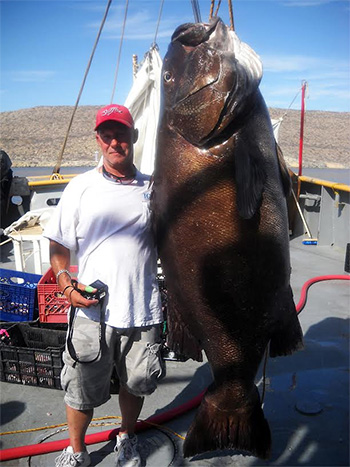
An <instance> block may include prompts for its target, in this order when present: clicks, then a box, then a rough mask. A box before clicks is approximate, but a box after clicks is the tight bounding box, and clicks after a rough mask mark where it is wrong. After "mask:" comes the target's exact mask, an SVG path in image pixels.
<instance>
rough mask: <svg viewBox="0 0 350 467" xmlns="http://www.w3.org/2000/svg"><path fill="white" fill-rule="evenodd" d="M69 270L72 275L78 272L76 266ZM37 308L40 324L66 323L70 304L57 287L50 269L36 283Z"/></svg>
mask: <svg viewBox="0 0 350 467" xmlns="http://www.w3.org/2000/svg"><path fill="white" fill-rule="evenodd" d="M69 269H70V271H71V273H73V274H76V273H77V272H78V269H77V267H76V266H71V267H70V268H69ZM38 307H39V321H40V322H41V323H67V312H68V309H69V307H70V303H69V301H68V300H67V299H66V297H65V296H64V295H63V293H62V292H61V290H60V288H59V287H58V285H57V283H56V277H55V275H54V273H53V271H52V268H50V269H48V270H47V271H46V273H45V274H44V275H43V277H42V278H41V279H40V281H39V283H38Z"/></svg>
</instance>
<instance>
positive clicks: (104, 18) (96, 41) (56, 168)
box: [52, 0, 112, 174]
mask: <svg viewBox="0 0 350 467" xmlns="http://www.w3.org/2000/svg"><path fill="white" fill-rule="evenodd" d="M111 3H112V0H108V3H107V7H106V11H105V13H104V16H103V19H102V22H101V26H100V29H99V31H98V33H97V37H96V40H95V44H94V47H93V49H92V52H91V56H90V59H89V62H88V65H87V67H86V70H85V75H84V78H83V82H82V84H81V87H80V91H79V94H78V97H77V100H76V103H75V106H74V109H73V113H72V116H71V119H70V122H69V125H68V130H67V133H66V137H65V139H64V142H63V146H62V149H61V152H60V154H59V156H58V158H57V161H56V165H55V167H54V169H53V171H52V173H53V174H54V173H59V171H60V168H61V162H62V158H63V153H64V150H65V148H66V144H67V140H68V135H69V132H70V129H71V127H72V123H73V118H74V115H75V112H76V110H77V108H78V104H79V101H80V97H81V94H82V92H83V89H84V85H85V81H86V78H87V75H88V73H89V70H90V66H91V63H92V59H93V56H94V54H95V50H96V47H97V44H98V41H99V39H100V36H101V32H102V29H103V26H104V24H105V22H106V19H107V15H108V11H109V8H110V6H111Z"/></svg>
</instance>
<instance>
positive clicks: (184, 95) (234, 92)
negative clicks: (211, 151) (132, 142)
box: [163, 18, 262, 148]
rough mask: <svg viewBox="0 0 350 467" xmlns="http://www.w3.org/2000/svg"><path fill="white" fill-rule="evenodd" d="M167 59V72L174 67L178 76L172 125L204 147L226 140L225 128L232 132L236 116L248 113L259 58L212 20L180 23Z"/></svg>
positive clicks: (172, 96) (172, 101)
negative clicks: (248, 103)
mask: <svg viewBox="0 0 350 467" xmlns="http://www.w3.org/2000/svg"><path fill="white" fill-rule="evenodd" d="M164 62H165V70H166V71H165V73H166V72H167V70H170V71H169V76H173V77H174V79H173V83H170V84H169V88H168V89H169V93H168V97H167V99H168V109H169V113H170V115H171V118H170V121H169V123H170V124H171V126H172V127H174V128H175V129H176V130H177V131H178V132H179V133H180V134H181V135H182V136H183V137H184V138H185V139H186V140H187V141H189V142H190V143H191V144H194V145H197V146H199V147H202V148H203V147H210V146H212V143H213V142H215V144H217V143H218V142H220V141H225V140H226V139H227V138H226V135H227V128H228V127H230V130H232V121H233V120H234V119H236V117H237V115H239V114H241V113H242V112H243V113H245V114H246V113H247V102H249V101H252V99H251V96H252V95H253V94H255V92H256V90H257V88H258V85H259V82H260V79H261V76H262V67H261V62H260V59H259V57H258V56H257V55H256V54H255V52H254V51H253V50H252V49H251V48H250V47H249V46H248V45H247V44H244V43H242V42H241V41H240V40H239V39H238V37H237V36H236V34H235V33H234V32H233V31H230V30H229V29H228V27H227V26H226V25H225V24H224V23H223V21H222V20H221V19H220V18H214V19H213V20H212V21H210V22H209V23H186V24H184V25H181V26H179V27H178V28H177V29H176V30H175V32H174V34H173V36H172V42H171V44H170V47H169V51H168V54H167V57H166V58H165V61H164ZM167 66H168V68H166V67H167ZM163 76H164V75H163ZM171 86H172V88H171ZM166 91H167V88H166ZM236 123H237V119H236ZM235 125H236V124H234V126H235Z"/></svg>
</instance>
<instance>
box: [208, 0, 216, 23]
mask: <svg viewBox="0 0 350 467" xmlns="http://www.w3.org/2000/svg"><path fill="white" fill-rule="evenodd" d="M214 4H215V0H211V3H210V12H209V20H211V19H212V17H213V11H214Z"/></svg>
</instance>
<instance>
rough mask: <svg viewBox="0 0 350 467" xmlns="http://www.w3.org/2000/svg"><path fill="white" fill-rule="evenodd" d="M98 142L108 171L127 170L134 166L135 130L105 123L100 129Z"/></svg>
mask: <svg viewBox="0 0 350 467" xmlns="http://www.w3.org/2000/svg"><path fill="white" fill-rule="evenodd" d="M96 140H97V143H98V144H99V146H100V148H101V150H102V154H103V161H104V164H105V165H106V166H107V169H108V168H114V169H116V170H118V168H124V169H125V168H128V167H131V166H132V165H133V143H134V142H135V141H136V139H135V130H134V129H133V128H129V127H127V126H126V125H123V124H121V123H117V122H112V121H110V122H105V123H102V124H101V125H100V126H99V127H98V130H97V133H96Z"/></svg>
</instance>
